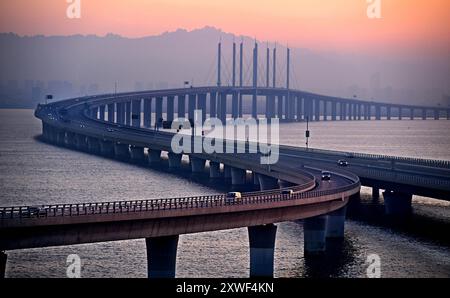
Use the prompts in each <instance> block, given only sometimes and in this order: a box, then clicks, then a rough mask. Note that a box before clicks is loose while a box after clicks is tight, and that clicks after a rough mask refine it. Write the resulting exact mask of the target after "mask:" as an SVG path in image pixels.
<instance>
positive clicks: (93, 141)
mask: <svg viewBox="0 0 450 298" xmlns="http://www.w3.org/2000/svg"><path fill="white" fill-rule="evenodd" d="M87 144H88V150H89V152H90V153H92V154H100V142H99V140H98V139H97V138H93V137H88V138H87Z"/></svg>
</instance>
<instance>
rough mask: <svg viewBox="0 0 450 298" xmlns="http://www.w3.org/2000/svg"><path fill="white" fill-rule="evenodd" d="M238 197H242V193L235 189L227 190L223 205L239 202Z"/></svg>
mask: <svg viewBox="0 0 450 298" xmlns="http://www.w3.org/2000/svg"><path fill="white" fill-rule="evenodd" d="M240 199H242V194H241V193H240V192H237V191H233V192H229V193H227V195H226V196H225V205H232V204H235V203H237V202H239V200H240Z"/></svg>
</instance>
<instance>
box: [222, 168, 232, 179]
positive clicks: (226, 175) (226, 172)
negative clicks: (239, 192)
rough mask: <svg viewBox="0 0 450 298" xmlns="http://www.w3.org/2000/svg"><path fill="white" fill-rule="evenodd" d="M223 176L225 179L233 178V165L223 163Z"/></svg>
mask: <svg viewBox="0 0 450 298" xmlns="http://www.w3.org/2000/svg"><path fill="white" fill-rule="evenodd" d="M223 177H224V178H225V179H231V167H230V166H227V165H223Z"/></svg>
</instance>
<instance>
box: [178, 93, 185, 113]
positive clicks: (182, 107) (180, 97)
mask: <svg viewBox="0 0 450 298" xmlns="http://www.w3.org/2000/svg"><path fill="white" fill-rule="evenodd" d="M185 108H186V95H184V94H180V95H178V113H177V114H178V118H185V114H186V109H185Z"/></svg>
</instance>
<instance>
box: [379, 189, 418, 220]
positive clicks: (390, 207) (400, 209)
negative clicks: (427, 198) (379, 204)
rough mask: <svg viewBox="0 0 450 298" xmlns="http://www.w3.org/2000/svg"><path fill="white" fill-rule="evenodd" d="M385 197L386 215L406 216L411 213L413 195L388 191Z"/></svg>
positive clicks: (384, 193)
mask: <svg viewBox="0 0 450 298" xmlns="http://www.w3.org/2000/svg"><path fill="white" fill-rule="evenodd" d="M383 197H384V210H385V213H386V215H397V216H405V215H408V214H410V213H411V201H412V194H408V193H401V192H394V191H391V190H386V191H384V192H383Z"/></svg>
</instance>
